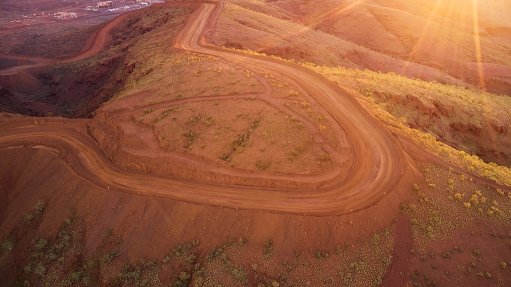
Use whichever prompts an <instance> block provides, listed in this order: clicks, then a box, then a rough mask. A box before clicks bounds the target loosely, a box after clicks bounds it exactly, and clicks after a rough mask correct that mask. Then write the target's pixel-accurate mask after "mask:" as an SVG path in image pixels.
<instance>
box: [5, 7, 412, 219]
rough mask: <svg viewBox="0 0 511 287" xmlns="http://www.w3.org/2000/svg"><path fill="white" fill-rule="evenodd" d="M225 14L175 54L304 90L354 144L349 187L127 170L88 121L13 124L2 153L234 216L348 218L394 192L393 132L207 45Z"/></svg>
mask: <svg viewBox="0 0 511 287" xmlns="http://www.w3.org/2000/svg"><path fill="white" fill-rule="evenodd" d="M222 8H223V3H222V2H219V3H218V4H215V3H203V4H200V6H199V7H198V8H197V9H195V11H194V12H193V14H192V15H191V17H190V18H189V20H188V22H187V24H186V25H185V27H184V28H183V30H182V31H181V32H180V33H179V35H178V37H177V38H176V41H175V44H174V47H176V48H179V49H184V50H188V51H192V52H196V53H203V54H208V55H212V56H215V57H219V58H222V59H224V60H226V61H229V62H231V63H234V64H236V65H241V66H246V67H247V68H250V69H251V70H254V71H256V72H258V73H264V72H271V73H274V74H278V75H280V76H282V77H284V78H288V79H290V80H292V81H293V82H296V83H299V85H300V86H301V88H303V89H304V90H305V91H307V93H309V94H310V95H311V96H312V97H313V98H314V99H315V100H316V101H317V102H318V103H319V104H320V105H321V106H322V107H323V108H324V109H325V110H326V111H327V112H328V113H329V114H330V115H331V116H332V117H333V118H334V120H335V121H336V122H337V124H338V125H339V126H341V127H342V128H343V129H344V131H345V132H346V134H347V136H348V139H349V141H350V143H351V146H352V149H353V153H354V160H353V165H352V167H351V169H350V171H349V174H348V175H347V176H343V180H341V181H339V182H337V183H336V184H335V185H333V186H328V187H324V188H319V189H316V190H313V189H275V188H255V187H240V186H217V185H209V184H203V183H197V182H193V181H184V180H180V179H176V178H166V177H161V176H156V175H151V174H143V173H136V172H131V171H126V170H121V169H119V168H117V167H116V166H114V165H113V164H112V162H111V161H110V160H109V159H108V158H107V157H106V156H105V155H104V153H103V151H102V150H100V149H99V148H98V146H97V145H96V143H95V142H94V141H93V140H92V139H91V138H90V137H89V136H88V135H86V133H83V132H81V131H80V130H83V126H84V125H85V124H86V122H87V120H63V119H62V120H59V119H53V120H47V121H46V122H45V123H43V124H34V122H33V121H31V120H29V119H26V120H15V121H10V122H7V123H6V124H4V125H3V126H1V127H0V148H2V149H9V148H26V147H31V148H38V149H46V150H49V151H51V152H54V153H56V154H58V155H59V156H60V157H61V158H62V159H63V160H64V161H65V162H66V163H68V164H69V165H70V166H71V167H72V168H73V169H74V170H75V171H76V172H77V173H78V174H80V175H81V176H82V177H84V178H86V179H87V180H89V181H91V182H94V183H95V184H97V185H100V186H103V187H105V188H107V189H110V190H118V191H122V192H129V193H136V194H144V195H148V196H161V197H169V198H173V199H176V200H182V201H187V202H194V203H201V204H210V205H216V206H224V207H229V208H241V209H258V210H266V211H273V212H283V213H296V214H307V215H326V214H343V213H350V212H353V211H356V210H359V209H363V208H366V207H368V206H371V205H373V204H375V203H376V202H377V201H379V200H380V199H381V198H382V197H383V196H384V195H385V194H386V193H389V192H392V189H393V188H394V187H395V186H396V185H397V184H398V183H399V181H400V179H401V177H402V176H403V173H404V170H405V169H406V168H407V167H408V166H409V163H408V162H407V160H406V159H407V156H406V155H405V153H404V152H403V151H402V149H401V148H400V146H399V144H398V142H397V140H396V139H395V138H394V137H393V136H392V135H391V134H390V133H389V132H388V130H387V129H386V128H385V127H384V126H383V125H382V124H381V123H380V122H378V121H377V120H375V119H374V118H373V117H372V116H371V115H370V114H369V113H368V112H367V111H366V110H364V109H363V108H362V107H361V106H360V105H359V104H358V103H357V102H356V100H355V99H354V98H353V97H351V96H350V95H349V94H348V93H347V92H346V91H343V90H342V89H340V88H339V87H337V86H336V85H334V84H333V83H331V82H330V81H328V80H326V79H325V78H324V77H322V76H320V75H318V74H316V73H314V72H312V71H310V70H308V69H306V68H303V67H301V66H298V65H295V64H291V63H287V62H283V61H279V60H274V59H268V58H266V57H260V56H251V55H246V54H244V53H239V52H235V51H231V50H225V49H221V48H217V47H213V46H210V45H208V44H206V43H204V40H203V33H204V31H205V29H206V28H207V27H208V26H209V25H214V23H215V21H216V17H218V14H219V11H220V10H221V9H222ZM121 17H122V16H121ZM121 17H120V18H117V19H116V20H114V21H113V22H111V24H108V25H105V26H104V27H103V28H102V30H101V31H99V32H98V33H97V37H96V38H95V39H96V40H95V43H94V44H92V45H90V49H88V50H87V51H85V52H83V53H82V54H81V55H78V56H76V57H74V58H72V59H68V60H66V61H72V60H75V61H76V60H80V59H83V58H85V57H88V56H91V55H93V54H95V53H97V52H99V51H101V49H102V47H103V46H104V43H105V42H106V40H107V38H108V34H109V31H110V30H111V29H112V28H113V27H114V26H115V25H116V24H117V23H118V22H120V21H121V20H119V19H122V18H121ZM80 127H81V128H80Z"/></svg>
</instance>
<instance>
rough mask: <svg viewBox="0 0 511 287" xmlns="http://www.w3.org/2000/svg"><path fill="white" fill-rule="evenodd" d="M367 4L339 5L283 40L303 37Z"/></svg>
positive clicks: (282, 36)
mask: <svg viewBox="0 0 511 287" xmlns="http://www.w3.org/2000/svg"><path fill="white" fill-rule="evenodd" d="M364 2H366V0H356V1H353V2H351V3H350V4H348V5H345V3H343V4H340V5H338V6H337V7H335V8H334V9H332V10H330V11H328V12H326V13H322V14H321V15H318V16H316V17H314V18H313V19H312V20H310V21H308V22H307V23H306V24H305V25H304V27H302V28H300V29H298V30H296V31H292V32H289V33H286V34H284V35H281V39H282V40H283V41H285V40H288V39H290V38H292V37H295V36H299V35H302V34H304V33H307V32H308V31H310V30H314V29H316V28H317V27H318V26H319V25H321V24H323V23H325V22H327V21H329V20H332V19H333V18H336V17H339V16H341V15H343V14H346V13H348V12H349V11H351V10H352V9H354V8H355V7H357V6H359V5H360V4H362V3H364ZM267 48H269V47H266V46H264V47H261V48H260V49H258V51H259V52H260V51H264V50H265V49H267Z"/></svg>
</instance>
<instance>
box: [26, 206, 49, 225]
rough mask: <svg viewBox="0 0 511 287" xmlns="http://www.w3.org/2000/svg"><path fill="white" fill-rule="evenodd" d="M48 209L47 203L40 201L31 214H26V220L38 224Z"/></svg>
mask: <svg viewBox="0 0 511 287" xmlns="http://www.w3.org/2000/svg"><path fill="white" fill-rule="evenodd" d="M45 209H46V202H44V201H38V202H37V203H36V204H35V205H34V208H33V209H32V211H31V212H29V213H27V214H25V220H26V221H28V222H37V221H39V219H40V218H41V215H42V214H43V212H44V210H45Z"/></svg>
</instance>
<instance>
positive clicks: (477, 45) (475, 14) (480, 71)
mask: <svg viewBox="0 0 511 287" xmlns="http://www.w3.org/2000/svg"><path fill="white" fill-rule="evenodd" d="M472 20H473V28H474V49H475V55H476V61H477V75H478V76H479V87H480V88H481V89H483V90H485V89H486V83H485V81H484V67H483V53H482V50H481V37H480V34H479V33H480V31H479V8H478V3H477V0H472Z"/></svg>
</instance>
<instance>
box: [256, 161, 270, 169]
mask: <svg viewBox="0 0 511 287" xmlns="http://www.w3.org/2000/svg"><path fill="white" fill-rule="evenodd" d="M270 166H271V160H258V161H257V162H256V168H257V169H258V170H260V171H265V170H267V169H268V168H270Z"/></svg>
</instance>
